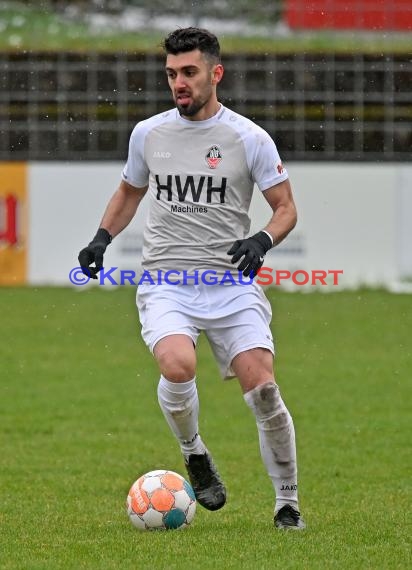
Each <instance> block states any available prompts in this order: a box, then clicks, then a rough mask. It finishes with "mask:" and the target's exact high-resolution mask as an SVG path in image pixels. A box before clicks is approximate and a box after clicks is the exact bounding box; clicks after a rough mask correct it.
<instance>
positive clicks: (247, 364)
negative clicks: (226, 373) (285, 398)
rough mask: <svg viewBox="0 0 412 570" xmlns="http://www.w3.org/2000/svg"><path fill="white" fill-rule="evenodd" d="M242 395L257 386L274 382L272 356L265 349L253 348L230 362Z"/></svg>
mask: <svg viewBox="0 0 412 570" xmlns="http://www.w3.org/2000/svg"><path fill="white" fill-rule="evenodd" d="M232 368H233V370H234V371H235V374H236V376H237V377H238V379H239V383H240V386H241V388H242V391H243V393H246V392H249V390H253V389H254V388H256V387H257V386H260V385H262V384H266V383H267V382H270V381H272V382H274V379H275V377H274V371H273V354H272V353H271V352H270V350H267V349H266V348H253V349H251V350H245V351H244V352H241V353H240V354H238V355H237V356H235V358H234V359H233V361H232Z"/></svg>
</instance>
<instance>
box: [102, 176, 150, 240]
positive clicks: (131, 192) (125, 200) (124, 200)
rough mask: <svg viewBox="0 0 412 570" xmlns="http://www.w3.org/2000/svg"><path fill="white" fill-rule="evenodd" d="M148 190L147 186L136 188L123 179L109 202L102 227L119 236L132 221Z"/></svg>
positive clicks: (112, 234) (113, 235)
mask: <svg viewBox="0 0 412 570" xmlns="http://www.w3.org/2000/svg"><path fill="white" fill-rule="evenodd" d="M146 191H147V186H146V187H144V188H135V187H134V186H131V185H130V184H128V183H127V182H125V181H124V180H122V181H121V182H120V185H119V188H118V189H117V190H116V192H115V193H114V194H113V196H112V197H111V198H110V201H109V203H108V204H107V207H106V211H105V213H104V215H103V218H102V221H101V223H100V227H101V228H104V229H105V230H107V231H108V232H109V234H110V235H111V236H112V237H115V236H117V235H118V234H119V233H120V232H121V231H122V230H124V228H125V227H126V226H127V225H128V224H129V223H130V222H131V221H132V219H133V217H134V215H135V213H136V211H137V208H138V206H139V204H140V202H141V200H142V198H143V196H144V195H145V194H146Z"/></svg>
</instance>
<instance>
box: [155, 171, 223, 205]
mask: <svg viewBox="0 0 412 570" xmlns="http://www.w3.org/2000/svg"><path fill="white" fill-rule="evenodd" d="M155 180H156V185H157V195H156V198H157V200H160V197H161V195H162V193H163V192H166V193H167V201H168V202H173V200H174V199H175V198H174V197H173V196H175V197H176V194H177V198H178V200H179V202H184V201H185V200H186V195H187V193H188V192H189V190H190V194H191V198H192V200H191V201H192V202H199V201H200V197H201V195H202V191H203V190H205V191H206V202H207V203H208V204H211V202H212V196H214V195H216V194H217V195H218V196H219V200H218V201H219V202H220V204H224V203H225V193H226V183H227V178H224V177H223V178H220V180H219V181H217V180H216V179H214V178H213V176H199V178H198V179H197V180H196V182H195V178H194V176H184V177H181V176H179V175H178V174H175V175H172V174H168V175H167V176H166V179H164V178H162V179H161V178H160V176H159V175H158V174H155Z"/></svg>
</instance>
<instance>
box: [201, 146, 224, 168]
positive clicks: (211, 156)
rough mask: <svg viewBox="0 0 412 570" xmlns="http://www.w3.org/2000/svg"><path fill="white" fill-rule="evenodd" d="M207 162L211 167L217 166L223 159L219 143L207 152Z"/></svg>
mask: <svg viewBox="0 0 412 570" xmlns="http://www.w3.org/2000/svg"><path fill="white" fill-rule="evenodd" d="M205 158H206V162H207V165H208V167H209V168H217V167H218V165H219V164H220V163H221V161H222V153H221V152H220V148H219V147H218V146H217V145H213V146H211V147H210V148H209V150H208V151H207V154H206V157H205Z"/></svg>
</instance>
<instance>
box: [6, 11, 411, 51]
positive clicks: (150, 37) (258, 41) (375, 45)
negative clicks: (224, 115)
mask: <svg viewBox="0 0 412 570" xmlns="http://www.w3.org/2000/svg"><path fill="white" fill-rule="evenodd" d="M3 4H4V5H2V3H1V2H0V32H1V33H0V51H21V50H33V51H44V50H46V51H47V50H51V51H55V50H57V51H58V50H63V51H64V50H66V51H90V50H92V51H103V52H105V51H109V52H111V51H113V52H114V51H131V52H136V51H137V52H139V51H155V50H156V49H157V50H158V51H160V48H159V45H160V43H161V41H162V40H163V38H164V35H165V34H164V33H161V32H149V31H147V32H146V31H142V30H139V31H136V30H131V31H125V30H120V31H118V30H116V29H115V28H114V29H111V30H104V29H103V30H100V29H96V28H91V27H90V26H88V25H87V24H85V23H84V22H82V21H81V18H80V17H79V18H77V19H68V18H67V17H66V18H64V17H63V16H62V15H60V14H59V13H57V12H55V11H53V10H52V9H50V8H49V9H47V5H46V6H44V5H42V4H43V3H42V2H28V3H27V2H26V3H24V2H14V3H12V2H5V3H3ZM190 9H191V8H190ZM189 13H190V10H189ZM171 21H173V19H171ZM220 39H221V44H222V50H223V53H227V54H228V53H233V52H236V53H239V52H245V53H266V52H267V53H271V52H274V51H276V52H277V53H279V52H286V53H290V52H298V53H301V52H310V51H316V52H327V53H330V52H333V51H334V52H341V53H352V52H354V51H355V52H356V51H360V52H364V53H385V52H387V53H391V52H406V53H408V52H410V48H411V39H410V34H408V33H407V32H405V33H390V32H385V33H383V32H376V33H373V32H369V33H351V32H347V33H345V32H343V33H342V32H341V33H339V32H336V30H330V31H315V32H307V33H305V32H302V31H297V32H294V33H293V32H291V33H287V34H284V35H276V34H275V35H273V36H272V37H269V36H268V37H263V36H255V37H252V36H247V37H239V36H236V35H233V34H232V35H231V34H222V35H221V37H220Z"/></svg>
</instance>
